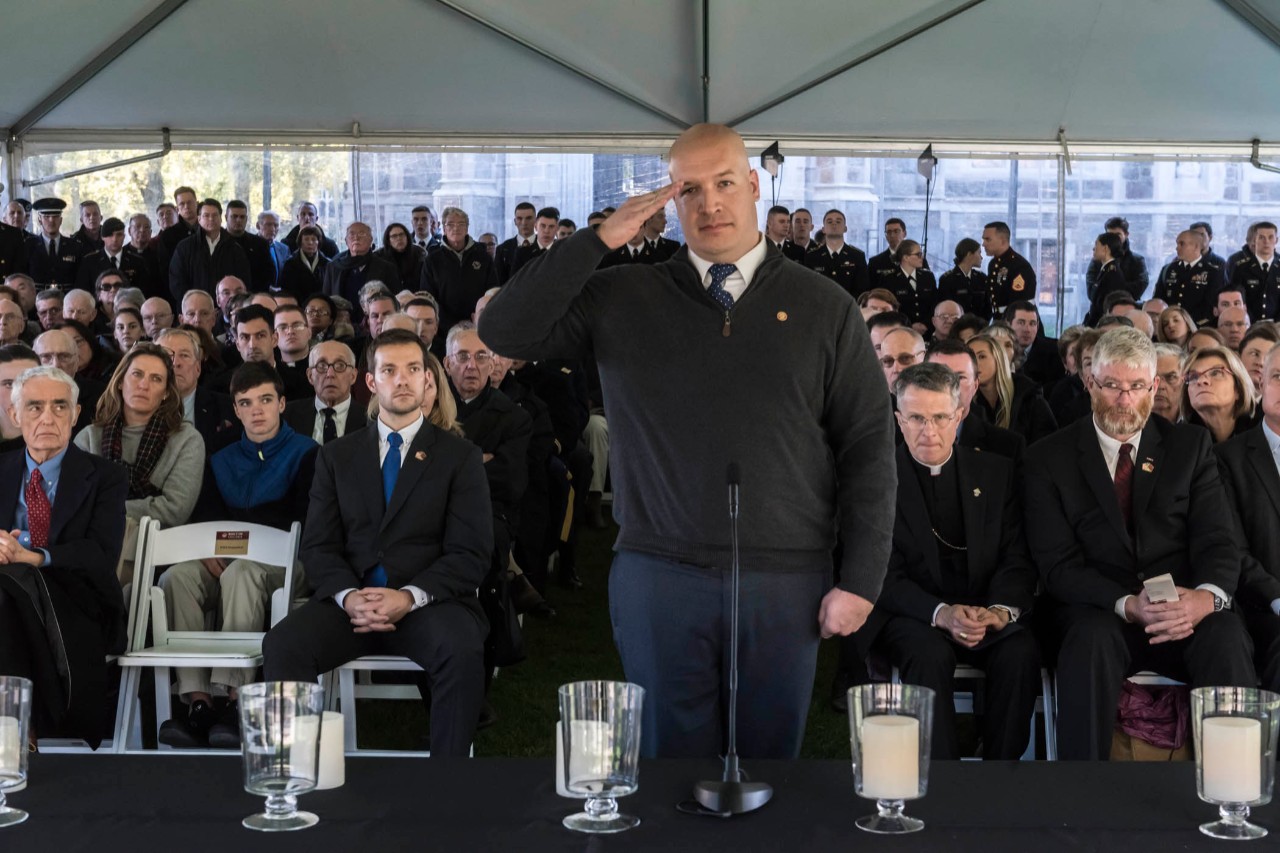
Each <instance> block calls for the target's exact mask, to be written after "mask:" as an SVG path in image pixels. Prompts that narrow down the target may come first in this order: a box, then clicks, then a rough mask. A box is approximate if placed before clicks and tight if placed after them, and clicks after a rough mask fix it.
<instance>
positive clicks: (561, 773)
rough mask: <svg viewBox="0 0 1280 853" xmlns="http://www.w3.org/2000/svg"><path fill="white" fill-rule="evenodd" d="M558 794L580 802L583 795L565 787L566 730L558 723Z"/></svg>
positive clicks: (556, 771) (556, 770)
mask: <svg viewBox="0 0 1280 853" xmlns="http://www.w3.org/2000/svg"><path fill="white" fill-rule="evenodd" d="M555 773H556V793H557V794H559V795H560V796H562V797H568V798H569V799H571V800H580V799H582V798H583V796H584V795H583V794H575V793H573V792H571V791H570V790H569V789H568V788H567V787H565V770H564V729H562V728H561V727H560V724H559V723H556V769H555Z"/></svg>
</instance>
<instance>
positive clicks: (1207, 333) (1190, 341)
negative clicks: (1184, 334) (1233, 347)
mask: <svg viewBox="0 0 1280 853" xmlns="http://www.w3.org/2000/svg"><path fill="white" fill-rule="evenodd" d="M1226 345H1227V339H1226V338H1224V337H1222V332H1219V331H1218V330H1217V329H1215V328H1213V327H1212V326H1201V327H1200V328H1199V329H1196V330H1195V331H1194V332H1192V333H1191V337H1189V338H1187V355H1195V353H1196V350H1200V349H1204V348H1205V347H1225V346H1226Z"/></svg>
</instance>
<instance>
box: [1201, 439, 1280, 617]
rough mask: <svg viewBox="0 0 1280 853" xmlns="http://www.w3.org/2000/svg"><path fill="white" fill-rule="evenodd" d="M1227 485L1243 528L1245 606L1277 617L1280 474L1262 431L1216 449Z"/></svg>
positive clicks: (1242, 591)
mask: <svg viewBox="0 0 1280 853" xmlns="http://www.w3.org/2000/svg"><path fill="white" fill-rule="evenodd" d="M1214 453H1215V455H1217V457H1218V471H1219V472H1220V473H1221V474H1222V484H1223V487H1224V488H1225V489H1226V492H1227V498H1228V499H1229V500H1230V502H1231V507H1232V509H1233V510H1234V516H1235V521H1236V522H1237V523H1238V524H1239V542H1240V543H1241V546H1242V550H1243V554H1242V559H1243V562H1242V564H1241V575H1240V587H1239V593H1238V594H1239V600H1240V603H1241V604H1243V605H1245V606H1247V607H1251V608H1254V609H1258V610H1265V611H1266V612H1268V613H1270V612H1271V602H1272V601H1274V600H1276V599H1277V598H1280V474H1277V473H1276V463H1275V459H1274V458H1273V457H1272V455H1271V447H1270V446H1269V445H1268V444H1267V436H1266V434H1265V433H1264V432H1263V431H1262V426H1261V425H1259V426H1256V427H1254V428H1253V429H1250V430H1248V431H1247V432H1243V433H1241V434H1239V435H1236V436H1232V437H1231V438H1229V439H1228V440H1226V441H1224V442H1223V443H1222V444H1218V445H1215V446H1214Z"/></svg>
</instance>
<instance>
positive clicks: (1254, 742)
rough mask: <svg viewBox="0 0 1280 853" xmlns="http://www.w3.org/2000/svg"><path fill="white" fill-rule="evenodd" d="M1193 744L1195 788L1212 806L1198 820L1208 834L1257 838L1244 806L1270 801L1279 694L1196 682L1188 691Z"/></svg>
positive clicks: (1279, 717) (1279, 720)
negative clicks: (1205, 819)
mask: <svg viewBox="0 0 1280 853" xmlns="http://www.w3.org/2000/svg"><path fill="white" fill-rule="evenodd" d="M1191 730H1192V733H1193V735H1194V736H1195V744H1196V793H1197V794H1199V795H1200V799H1202V800H1204V801H1205V802H1206V803H1213V804H1214V805H1216V806H1217V807H1218V815H1219V819H1218V820H1215V821H1210V822H1209V823H1205V824H1201V825H1200V831H1201V832H1203V833H1204V834H1205V835H1208V836H1211V837H1213V838H1225V839H1249V838H1262V837H1263V836H1264V835H1266V834H1267V830H1265V829H1263V828H1262V827H1260V826H1258V825H1256V824H1253V823H1250V822H1249V809H1250V807H1252V806H1260V805H1264V804H1265V803H1269V802H1271V792H1272V789H1273V788H1274V787H1275V777H1276V736H1277V732H1278V731H1280V695H1277V694H1275V693H1271V692H1269V691H1266V690H1259V689H1257V688H1254V687H1197V688H1196V689H1194V690H1192V691H1191Z"/></svg>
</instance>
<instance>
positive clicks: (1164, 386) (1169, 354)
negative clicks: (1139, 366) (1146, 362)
mask: <svg viewBox="0 0 1280 853" xmlns="http://www.w3.org/2000/svg"><path fill="white" fill-rule="evenodd" d="M1186 360H1187V354H1186V353H1185V352H1184V351H1183V350H1182V348H1181V347H1179V346H1177V345H1176V344H1156V376H1157V377H1158V378H1159V379H1160V381H1159V382H1157V383H1156V392H1155V397H1154V403H1153V404H1152V406H1151V411H1152V412H1154V413H1155V414H1157V415H1159V416H1160V417H1162V418H1164V419H1165V420H1166V421H1168V422H1169V423H1171V424H1176V423H1177V422H1178V421H1180V420H1182V412H1181V406H1182V385H1183V382H1184V381H1185V375H1186V367H1185V366H1184V365H1185V364H1186Z"/></svg>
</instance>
